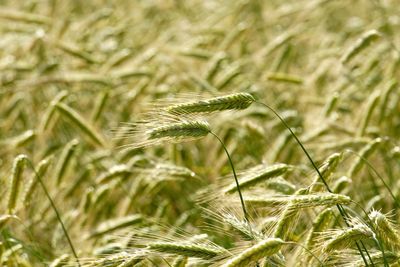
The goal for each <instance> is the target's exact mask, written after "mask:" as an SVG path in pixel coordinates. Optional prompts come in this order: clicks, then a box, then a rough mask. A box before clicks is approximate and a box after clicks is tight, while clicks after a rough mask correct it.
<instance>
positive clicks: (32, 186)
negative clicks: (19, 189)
mask: <svg viewBox="0 0 400 267" xmlns="http://www.w3.org/2000/svg"><path fill="white" fill-rule="evenodd" d="M52 162H53V157H52V156H50V157H47V158H45V159H43V160H41V161H40V162H39V164H38V167H37V174H38V175H39V176H40V177H43V175H45V173H46V172H47V169H48V168H49V166H50V164H51V163H52ZM38 183H39V181H38V179H37V177H36V176H34V177H32V178H31V180H30V182H29V183H28V185H27V188H26V190H25V195H24V200H23V203H24V205H28V204H29V202H30V201H31V198H32V195H33V193H34V192H35V190H36V187H37V185H38Z"/></svg>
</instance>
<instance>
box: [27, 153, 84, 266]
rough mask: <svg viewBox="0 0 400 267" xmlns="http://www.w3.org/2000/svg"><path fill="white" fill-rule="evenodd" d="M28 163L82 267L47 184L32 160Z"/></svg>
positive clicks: (77, 261)
mask: <svg viewBox="0 0 400 267" xmlns="http://www.w3.org/2000/svg"><path fill="white" fill-rule="evenodd" d="M27 162H28V163H29V165H30V167H31V168H32V170H33V172H34V174H35V177H36V179H38V181H39V183H40V185H41V187H42V188H43V191H44V193H45V195H46V197H47V199H48V200H49V201H50V204H51V207H52V208H53V210H54V212H55V214H56V216H57V220H58V222H59V223H60V225H61V228H62V230H63V232H64V235H65V237H66V238H67V241H68V244H69V246H70V248H71V250H72V254H74V257H75V259H76V263H77V264H78V266H79V267H80V266H81V264H80V262H79V258H78V254H77V253H76V250H75V247H74V245H73V244H72V240H71V238H70V236H69V234H68V231H67V228H66V227H65V225H64V223H63V220H62V219H61V215H60V213H59V212H58V209H57V207H56V205H55V203H54V201H53V199H52V198H51V196H50V193H49V191H48V190H47V188H46V186H45V184H44V183H43V180H42V178H41V177H40V175H39V174H38V173H37V171H36V170H35V167H34V166H33V164H32V162H31V161H30V160H27Z"/></svg>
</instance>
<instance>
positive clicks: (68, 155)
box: [56, 139, 79, 186]
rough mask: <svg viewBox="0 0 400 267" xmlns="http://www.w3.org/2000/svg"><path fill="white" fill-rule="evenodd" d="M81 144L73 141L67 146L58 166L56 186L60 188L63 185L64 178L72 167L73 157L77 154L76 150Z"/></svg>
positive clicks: (75, 140)
mask: <svg viewBox="0 0 400 267" xmlns="http://www.w3.org/2000/svg"><path fill="white" fill-rule="evenodd" d="M78 144H79V141H78V140H77V139H73V140H72V141H70V142H69V143H68V144H66V145H65V148H64V149H63V151H62V154H61V156H60V159H59V161H58V162H57V166H56V184H57V186H59V185H60V184H61V181H62V178H63V177H64V175H65V173H66V172H67V168H68V166H69V165H70V162H71V160H72V157H73V155H74V153H75V150H76V148H77V146H78Z"/></svg>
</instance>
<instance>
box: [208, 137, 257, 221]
mask: <svg viewBox="0 0 400 267" xmlns="http://www.w3.org/2000/svg"><path fill="white" fill-rule="evenodd" d="M210 133H211V134H212V135H213V136H215V138H217V139H218V141H219V142H220V143H221V146H222V148H223V149H224V151H225V154H226V156H227V157H228V161H229V164H230V165H231V169H232V172H233V177H234V178H235V183H236V187H237V190H238V193H239V198H240V203H241V204H242V209H243V214H244V218H245V220H246V222H247V223H248V224H249V225H250V221H249V217H248V214H247V210H246V206H245V204H244V200H243V195H242V191H241V190H240V185H239V180H238V178H237V175H236V171H235V167H234V166H233V162H232V158H231V156H230V154H229V152H228V149H227V148H226V146H225V144H224V142H223V141H222V140H221V138H219V137H218V135H216V134H215V133H213V132H210Z"/></svg>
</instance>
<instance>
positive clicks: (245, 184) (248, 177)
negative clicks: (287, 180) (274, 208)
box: [223, 163, 293, 194]
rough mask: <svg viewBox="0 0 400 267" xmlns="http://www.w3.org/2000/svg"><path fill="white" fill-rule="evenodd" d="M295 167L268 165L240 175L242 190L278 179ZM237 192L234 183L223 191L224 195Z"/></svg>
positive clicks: (280, 164)
mask: <svg viewBox="0 0 400 267" xmlns="http://www.w3.org/2000/svg"><path fill="white" fill-rule="evenodd" d="M292 168H293V167H292V166H290V165H287V164H284V163H279V164H274V165H266V164H260V165H257V166H255V167H252V168H250V169H248V170H246V171H243V172H242V173H240V174H239V183H240V189H242V190H243V189H246V188H249V187H252V186H254V185H256V184H258V183H260V182H262V181H265V180H268V179H270V178H273V177H277V176H279V175H282V174H284V173H286V172H287V171H290V170H291V169H292ZM236 190H237V187H236V184H235V183H232V184H230V185H228V186H227V187H226V188H224V189H223V191H224V193H226V194H232V193H235V192H236Z"/></svg>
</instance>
